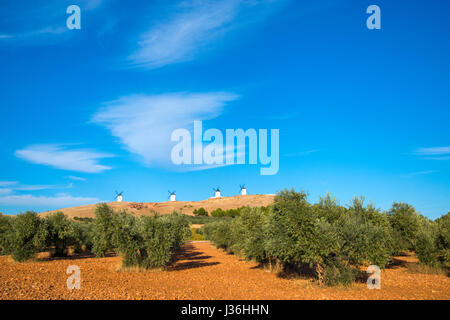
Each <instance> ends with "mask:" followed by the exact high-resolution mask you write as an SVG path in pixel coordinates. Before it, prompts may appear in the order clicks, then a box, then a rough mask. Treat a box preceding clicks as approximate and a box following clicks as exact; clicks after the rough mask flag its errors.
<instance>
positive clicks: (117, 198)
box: [116, 191, 123, 202]
mask: <svg viewBox="0 0 450 320" xmlns="http://www.w3.org/2000/svg"><path fill="white" fill-rule="evenodd" d="M116 201H117V202H122V201H123V191H122V192H120V193H119V192H117V191H116Z"/></svg>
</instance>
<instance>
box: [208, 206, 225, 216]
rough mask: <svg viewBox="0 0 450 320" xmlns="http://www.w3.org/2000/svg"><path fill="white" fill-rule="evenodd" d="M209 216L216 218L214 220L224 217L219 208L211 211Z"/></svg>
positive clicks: (223, 212)
mask: <svg viewBox="0 0 450 320" xmlns="http://www.w3.org/2000/svg"><path fill="white" fill-rule="evenodd" d="M211 216H212V217H216V218H220V217H224V216H225V211H223V210H222V209H221V208H217V209H215V210H213V211H211Z"/></svg>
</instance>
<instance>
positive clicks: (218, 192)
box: [212, 187, 221, 198]
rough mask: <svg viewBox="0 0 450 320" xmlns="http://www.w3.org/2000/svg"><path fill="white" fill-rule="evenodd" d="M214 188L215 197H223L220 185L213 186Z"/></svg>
mask: <svg viewBox="0 0 450 320" xmlns="http://www.w3.org/2000/svg"><path fill="white" fill-rule="evenodd" d="M212 189H213V190H214V197H215V198H220V197H221V195H220V187H217V188H212Z"/></svg>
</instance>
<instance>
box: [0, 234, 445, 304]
mask: <svg viewBox="0 0 450 320" xmlns="http://www.w3.org/2000/svg"><path fill="white" fill-rule="evenodd" d="M412 259H413V258H411V257H402V258H398V259H397V260H396V261H397V263H396V264H395V265H394V266H393V267H390V268H388V269H386V270H385V271H382V274H381V289H380V290H375V289H374V290H369V289H368V288H367V286H366V284H365V283H356V284H354V285H352V286H351V287H349V288H344V287H332V288H330V287H321V286H319V285H317V283H316V282H313V281H312V280H311V279H302V278H295V279H292V278H290V279H287V278H282V277H279V276H278V275H277V274H275V273H273V272H268V271H265V270H263V269H262V268H260V267H259V266H258V265H257V264H256V263H252V262H246V261H243V260H242V259H241V258H239V257H237V256H234V255H229V254H227V253H225V252H223V251H220V250H217V249H216V248H215V247H213V246H212V245H211V244H210V243H209V242H189V243H187V244H186V245H185V246H184V247H183V250H182V251H181V252H180V253H179V255H178V256H177V260H176V261H175V262H174V263H173V264H172V265H171V266H170V267H168V268H167V269H166V270H155V271H138V270H135V271H131V270H127V271H123V270H121V258H120V257H117V256H111V257H106V258H95V257H93V256H90V255H88V256H73V257H69V258H65V259H50V258H40V259H38V260H36V261H33V262H27V263H16V262H13V261H12V260H11V258H10V257H0V299H2V300H5V299H200V300H202V299H244V300H246V299H256V300H258V299H446V300H448V299H450V278H448V277H447V276H445V275H427V274H415V273H411V272H410V271H409V270H408V268H407V264H408V263H413V260H412ZM70 265H76V266H78V267H79V268H80V270H81V288H80V289H79V290H77V289H73V290H69V289H68V288H67V279H68V277H69V276H70V275H69V274H66V270H67V267H68V266H70Z"/></svg>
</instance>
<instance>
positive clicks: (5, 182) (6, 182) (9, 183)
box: [0, 181, 19, 187]
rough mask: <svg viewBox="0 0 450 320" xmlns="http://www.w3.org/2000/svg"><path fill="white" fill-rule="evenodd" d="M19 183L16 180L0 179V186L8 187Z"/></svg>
mask: <svg viewBox="0 0 450 320" xmlns="http://www.w3.org/2000/svg"><path fill="white" fill-rule="evenodd" d="M17 183H19V182H18V181H0V187H8V186H11V185H14V184H17Z"/></svg>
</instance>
